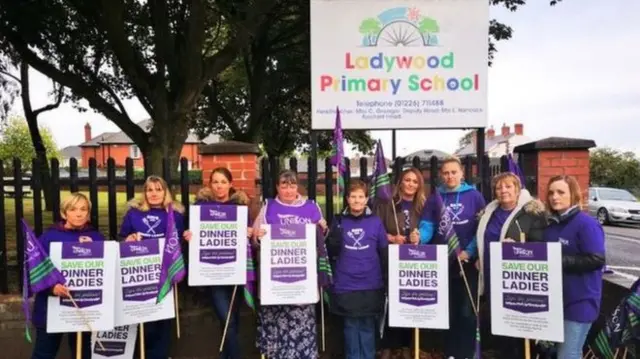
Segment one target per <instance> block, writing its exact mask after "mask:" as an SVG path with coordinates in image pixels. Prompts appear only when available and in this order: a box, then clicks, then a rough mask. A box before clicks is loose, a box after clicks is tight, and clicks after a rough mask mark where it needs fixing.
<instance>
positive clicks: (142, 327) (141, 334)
mask: <svg viewBox="0 0 640 359" xmlns="http://www.w3.org/2000/svg"><path fill="white" fill-rule="evenodd" d="M145 358H146V355H145V352H144V323H140V359H145Z"/></svg>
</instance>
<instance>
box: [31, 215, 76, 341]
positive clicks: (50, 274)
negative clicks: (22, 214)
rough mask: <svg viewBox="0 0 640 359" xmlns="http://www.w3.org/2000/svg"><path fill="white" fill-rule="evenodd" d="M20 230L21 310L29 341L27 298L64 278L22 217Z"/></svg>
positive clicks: (59, 282) (62, 282) (61, 282)
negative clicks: (21, 235) (21, 266)
mask: <svg viewBox="0 0 640 359" xmlns="http://www.w3.org/2000/svg"><path fill="white" fill-rule="evenodd" d="M22 231H23V233H24V263H23V272H22V273H23V274H22V311H23V312H24V316H25V321H26V327H25V336H26V337H27V341H29V343H31V333H30V332H29V322H30V321H31V311H30V310H29V298H30V297H31V296H32V295H34V294H36V293H38V292H42V291H43V290H48V289H50V288H52V287H54V286H55V285H56V284H62V285H64V284H65V282H66V279H65V278H64V276H63V275H62V273H60V271H58V269H57V268H56V267H55V266H54V265H53V262H51V259H50V258H49V256H48V255H47V252H45V250H44V248H42V244H40V241H39V240H38V239H37V238H36V235H35V233H33V230H31V228H30V227H29V224H27V221H25V220H24V218H23V219H22Z"/></svg>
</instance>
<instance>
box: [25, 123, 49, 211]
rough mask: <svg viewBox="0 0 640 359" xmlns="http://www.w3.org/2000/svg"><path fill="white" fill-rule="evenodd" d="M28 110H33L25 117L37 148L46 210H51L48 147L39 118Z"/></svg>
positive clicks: (34, 146) (34, 145)
mask: <svg viewBox="0 0 640 359" xmlns="http://www.w3.org/2000/svg"><path fill="white" fill-rule="evenodd" d="M27 112H31V111H25V118H26V119H27V125H28V126H29V134H30V135H31V142H32V143H33V148H34V149H35V150H36V159H37V160H38V163H39V164H40V180H41V183H42V192H43V194H44V204H45V208H46V210H47V211H50V210H52V209H53V203H52V201H53V192H52V191H53V186H52V181H51V173H50V172H49V162H47V149H46V148H45V147H44V142H43V141H42V136H41V135H40V129H39V128H38V120H37V118H36V117H35V116H34V114H33V113H27ZM33 170H35V168H34V169H32V171H33Z"/></svg>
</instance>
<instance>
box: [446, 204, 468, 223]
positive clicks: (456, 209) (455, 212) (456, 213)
mask: <svg viewBox="0 0 640 359" xmlns="http://www.w3.org/2000/svg"><path fill="white" fill-rule="evenodd" d="M463 212H464V204H462V203H450V204H449V205H448V206H447V213H448V215H449V216H450V217H451V221H452V222H453V224H465V223H467V222H469V220H468V219H462V218H460V216H461V215H462V213H463Z"/></svg>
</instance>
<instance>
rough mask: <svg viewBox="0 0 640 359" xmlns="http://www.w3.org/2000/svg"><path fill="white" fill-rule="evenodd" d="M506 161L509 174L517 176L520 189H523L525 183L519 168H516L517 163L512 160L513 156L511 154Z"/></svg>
mask: <svg viewBox="0 0 640 359" xmlns="http://www.w3.org/2000/svg"><path fill="white" fill-rule="evenodd" d="M507 161H508V162H509V172H511V173H513V174H514V175H516V176H518V178H519V179H520V184H521V185H522V188H525V185H526V182H525V177H524V174H523V173H522V170H521V169H520V166H518V163H517V162H516V161H515V160H514V159H513V155H512V154H511V153H510V154H509V155H508V156H507Z"/></svg>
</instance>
